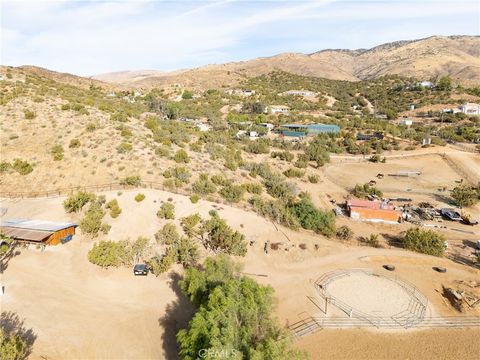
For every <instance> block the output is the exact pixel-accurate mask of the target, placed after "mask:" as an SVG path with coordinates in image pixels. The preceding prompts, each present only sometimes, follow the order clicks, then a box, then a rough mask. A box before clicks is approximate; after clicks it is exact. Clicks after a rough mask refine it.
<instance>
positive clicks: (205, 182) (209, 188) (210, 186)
mask: <svg viewBox="0 0 480 360" xmlns="http://www.w3.org/2000/svg"><path fill="white" fill-rule="evenodd" d="M192 189H193V191H195V192H196V193H198V194H202V195H206V194H212V193H214V192H216V191H217V187H216V186H215V184H214V183H213V182H211V181H210V180H209V179H208V175H207V174H200V177H199V179H198V180H197V181H195V182H194V183H193V185H192Z"/></svg>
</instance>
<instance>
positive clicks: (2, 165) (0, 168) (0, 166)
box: [0, 161, 12, 174]
mask: <svg viewBox="0 0 480 360" xmlns="http://www.w3.org/2000/svg"><path fill="white" fill-rule="evenodd" d="M11 168H12V165H11V164H10V163H9V162H7V161H2V162H0V174H3V173H6V172H7V171H8V170H10V169H11Z"/></svg>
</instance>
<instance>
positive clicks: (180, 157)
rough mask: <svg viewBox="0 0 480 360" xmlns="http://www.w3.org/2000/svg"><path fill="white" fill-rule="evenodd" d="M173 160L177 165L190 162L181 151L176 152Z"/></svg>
mask: <svg viewBox="0 0 480 360" xmlns="http://www.w3.org/2000/svg"><path fill="white" fill-rule="evenodd" d="M173 160H175V162H177V163H185V164H186V163H189V162H190V157H189V156H188V154H187V152H186V151H185V150H183V149H180V150H178V151H177V152H176V153H175V155H174V157H173Z"/></svg>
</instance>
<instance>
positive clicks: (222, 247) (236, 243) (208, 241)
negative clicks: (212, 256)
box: [201, 216, 247, 256]
mask: <svg viewBox="0 0 480 360" xmlns="http://www.w3.org/2000/svg"><path fill="white" fill-rule="evenodd" d="M201 233H202V234H205V236H202V238H203V240H204V244H205V246H207V247H208V248H210V249H211V250H213V251H215V252H216V253H218V252H224V253H226V254H229V255H235V256H245V255H246V253H247V243H246V241H245V236H244V235H243V234H241V233H239V232H238V231H235V230H233V229H232V228H231V227H230V226H228V225H227V223H226V222H225V220H223V219H221V218H220V217H218V216H212V217H211V218H210V219H209V220H207V221H205V222H204V224H203V225H202V227H201Z"/></svg>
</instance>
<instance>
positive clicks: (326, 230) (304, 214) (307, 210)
mask: <svg viewBox="0 0 480 360" xmlns="http://www.w3.org/2000/svg"><path fill="white" fill-rule="evenodd" d="M291 209H292V212H293V213H294V214H295V216H296V217H297V219H298V221H299V222H300V225H301V226H302V227H303V228H304V229H308V230H313V231H315V232H317V233H320V234H323V235H325V236H327V237H331V236H334V235H335V233H336V229H335V215H334V214H333V212H331V211H328V210H319V209H317V208H316V207H315V205H313V203H312V201H311V200H310V199H309V198H307V197H303V198H302V199H301V200H300V201H298V202H296V203H294V204H292V205H291Z"/></svg>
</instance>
